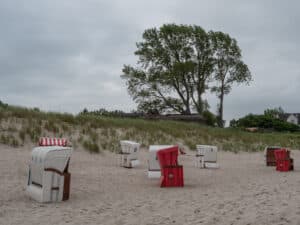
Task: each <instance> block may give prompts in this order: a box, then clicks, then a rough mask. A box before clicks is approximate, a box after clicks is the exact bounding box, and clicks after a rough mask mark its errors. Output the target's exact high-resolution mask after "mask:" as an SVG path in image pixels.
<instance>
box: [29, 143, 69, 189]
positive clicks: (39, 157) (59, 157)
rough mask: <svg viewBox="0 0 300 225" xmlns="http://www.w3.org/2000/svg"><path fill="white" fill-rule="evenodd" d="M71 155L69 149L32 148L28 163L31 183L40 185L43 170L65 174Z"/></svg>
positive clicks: (60, 147) (52, 147)
mask: <svg viewBox="0 0 300 225" xmlns="http://www.w3.org/2000/svg"><path fill="white" fill-rule="evenodd" d="M71 154H72V148H71V147H62V146H46V147H36V148H34V149H33V150H32V153H31V156H32V159H31V162H30V168H31V179H32V181H33V182H35V183H37V184H40V185H42V181H43V173H44V171H45V169H52V170H55V171H58V172H60V173H63V172H66V171H65V170H66V168H67V167H68V163H69V160H70V157H71Z"/></svg>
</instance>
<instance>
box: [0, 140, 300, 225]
mask: <svg viewBox="0 0 300 225" xmlns="http://www.w3.org/2000/svg"><path fill="white" fill-rule="evenodd" d="M30 153H31V149H30V148H16V149H15V148H9V147H7V146H4V145H0V224H1V225H2V224H3V225H10V224H16V225H17V224H18V225H19V224H24V225H35V224H43V225H47V224H49V225H50V224H78V225H82V224H108V225H109V224H114V225H124V224H128V225H134V224H147V225H150V224H174V225H177V224H178V225H179V224H180V225H182V224H223V225H224V224H243V225H247V224H249V225H250V224H253V225H254V224H255V225H260V224H296V225H300V151H292V157H293V158H294V161H295V171H293V172H287V173H284V172H277V171H275V168H274V167H266V166H265V162H264V155H263V153H262V152H260V153H238V154H234V153H229V152H219V154H218V160H219V164H220V168H219V169H199V168H195V167H194V157H193V156H180V158H179V161H180V164H182V165H183V166H184V177H185V187H184V188H160V187H159V180H157V179H153V180H149V179H148V178H147V151H146V150H145V149H144V150H142V151H141V153H140V161H141V165H140V166H139V167H138V168H134V169H126V168H121V167H118V161H117V155H115V154H113V153H109V152H104V153H101V154H90V153H88V152H86V151H83V150H76V151H74V154H73V155H72V158H71V162H70V169H69V170H70V172H71V174H72V178H71V195H70V199H69V200H68V201H66V202H60V203H47V204H41V203H38V202H35V201H33V200H31V199H30V198H29V197H28V196H27V195H26V192H25V188H26V183H27V172H28V162H29V160H30ZM193 154H194V153H192V152H189V155H193Z"/></svg>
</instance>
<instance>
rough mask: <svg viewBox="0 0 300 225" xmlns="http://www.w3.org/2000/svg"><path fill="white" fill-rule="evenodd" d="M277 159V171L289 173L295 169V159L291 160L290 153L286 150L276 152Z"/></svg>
mask: <svg viewBox="0 0 300 225" xmlns="http://www.w3.org/2000/svg"><path fill="white" fill-rule="evenodd" d="M274 154H275V159H276V170H277V171H281V172H287V171H290V170H293V169H294V162H293V159H292V158H290V151H288V150H286V149H278V150H275V151H274Z"/></svg>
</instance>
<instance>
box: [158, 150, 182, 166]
mask: <svg viewBox="0 0 300 225" xmlns="http://www.w3.org/2000/svg"><path fill="white" fill-rule="evenodd" d="M157 158H158V161H159V164H160V167H161V168H163V167H165V166H177V165H178V146H173V147H170V148H166V149H162V150H159V151H158V152H157Z"/></svg>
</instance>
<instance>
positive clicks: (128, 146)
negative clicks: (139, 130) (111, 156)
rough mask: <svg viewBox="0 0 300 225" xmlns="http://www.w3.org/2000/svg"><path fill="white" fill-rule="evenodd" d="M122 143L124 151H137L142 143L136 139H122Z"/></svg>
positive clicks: (130, 152)
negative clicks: (135, 140)
mask: <svg viewBox="0 0 300 225" xmlns="http://www.w3.org/2000/svg"><path fill="white" fill-rule="evenodd" d="M120 145H121V151H122V153H128V154H132V153H137V152H138V151H139V149H140V144H139V143H137V142H134V141H126V140H122V141H120Z"/></svg>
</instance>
